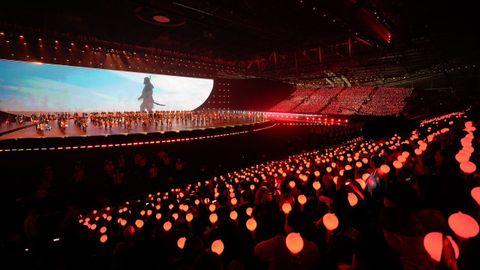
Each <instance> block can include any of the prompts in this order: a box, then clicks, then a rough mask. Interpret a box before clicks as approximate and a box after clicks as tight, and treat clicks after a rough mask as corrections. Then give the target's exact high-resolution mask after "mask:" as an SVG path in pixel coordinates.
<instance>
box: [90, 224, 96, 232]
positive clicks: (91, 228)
mask: <svg viewBox="0 0 480 270" xmlns="http://www.w3.org/2000/svg"><path fill="white" fill-rule="evenodd" d="M96 228H97V224H95V223H93V224H92V225H90V230H92V231H94V230H95V229H96Z"/></svg>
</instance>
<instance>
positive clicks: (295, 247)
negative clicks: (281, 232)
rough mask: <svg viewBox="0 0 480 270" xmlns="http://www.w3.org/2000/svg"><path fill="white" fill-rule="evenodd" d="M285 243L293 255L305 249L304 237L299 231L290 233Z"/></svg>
mask: <svg viewBox="0 0 480 270" xmlns="http://www.w3.org/2000/svg"><path fill="white" fill-rule="evenodd" d="M285 244H286V246H287V248H288V250H289V251H290V253H292V254H293V255H297V254H298V253H300V252H301V251H302V250H303V238H302V236H301V235H300V234H299V233H294V232H292V233H289V234H288V235H287V237H286V238H285Z"/></svg>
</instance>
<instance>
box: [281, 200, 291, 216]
mask: <svg viewBox="0 0 480 270" xmlns="http://www.w3.org/2000/svg"><path fill="white" fill-rule="evenodd" d="M282 211H283V213H285V214H286V215H288V213H290V211H292V206H291V205H290V204H289V203H288V202H285V203H283V204H282Z"/></svg>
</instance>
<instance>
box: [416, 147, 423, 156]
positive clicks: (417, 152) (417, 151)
mask: <svg viewBox="0 0 480 270" xmlns="http://www.w3.org/2000/svg"><path fill="white" fill-rule="evenodd" d="M414 152H415V155H417V156H420V155H421V154H422V153H423V151H422V150H421V149H420V148H417V149H415V151H414Z"/></svg>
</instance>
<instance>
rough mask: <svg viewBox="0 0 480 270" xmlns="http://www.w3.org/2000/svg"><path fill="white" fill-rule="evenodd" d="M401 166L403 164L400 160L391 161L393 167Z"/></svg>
mask: <svg viewBox="0 0 480 270" xmlns="http://www.w3.org/2000/svg"><path fill="white" fill-rule="evenodd" d="M402 166H403V164H402V162H400V161H398V160H395V161H394V162H393V167H395V169H397V170H399V169H401V168H402Z"/></svg>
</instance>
